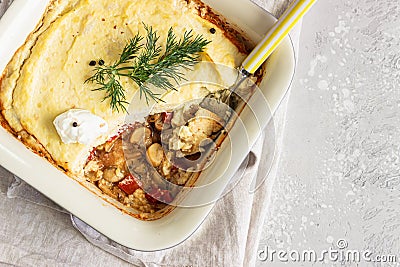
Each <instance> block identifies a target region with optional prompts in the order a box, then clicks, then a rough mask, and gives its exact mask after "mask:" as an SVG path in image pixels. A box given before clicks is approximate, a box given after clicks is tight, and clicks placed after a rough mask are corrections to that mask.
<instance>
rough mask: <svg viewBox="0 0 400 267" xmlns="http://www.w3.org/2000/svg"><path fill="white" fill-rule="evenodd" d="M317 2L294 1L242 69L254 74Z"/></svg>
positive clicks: (246, 60) (243, 64)
mask: <svg viewBox="0 0 400 267" xmlns="http://www.w3.org/2000/svg"><path fill="white" fill-rule="evenodd" d="M315 2H316V0H294V1H293V3H292V4H291V5H290V7H289V8H288V9H287V10H286V11H285V13H284V14H283V15H282V16H281V17H280V18H279V20H278V21H277V22H276V23H275V24H274V26H273V27H272V28H271V29H270V30H269V31H268V33H267V35H266V36H265V37H264V39H263V40H262V41H261V42H260V43H259V44H258V45H257V46H256V47H255V48H254V50H253V51H252V52H251V53H250V55H249V56H248V57H247V58H246V59H245V60H244V61H243V63H242V69H243V70H244V71H245V72H247V73H249V74H254V73H255V72H256V71H257V70H258V68H259V67H260V66H261V65H262V64H263V63H264V62H265V61H266V60H267V58H268V57H269V56H270V55H271V54H272V52H273V51H274V50H275V49H276V48H277V47H278V45H279V44H280V43H281V42H282V40H283V39H284V38H285V37H286V35H287V34H288V33H289V32H290V30H291V29H292V28H293V27H294V26H295V25H296V24H297V22H299V20H300V19H301V18H302V17H303V16H304V14H305V13H306V12H307V11H308V10H309V9H310V8H311V6H312V5H313V4H314V3H315Z"/></svg>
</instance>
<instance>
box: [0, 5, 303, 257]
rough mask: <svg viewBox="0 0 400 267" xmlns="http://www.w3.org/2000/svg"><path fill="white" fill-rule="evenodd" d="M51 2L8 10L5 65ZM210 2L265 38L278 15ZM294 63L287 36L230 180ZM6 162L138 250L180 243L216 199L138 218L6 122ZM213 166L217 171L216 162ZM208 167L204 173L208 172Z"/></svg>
mask: <svg viewBox="0 0 400 267" xmlns="http://www.w3.org/2000/svg"><path fill="white" fill-rule="evenodd" d="M48 2H49V0H37V1H29V0H15V1H14V3H13V4H12V6H11V7H10V8H9V10H8V11H7V13H6V14H5V15H4V16H3V18H2V19H1V21H0V44H1V45H0V71H2V70H3V69H4V68H5V66H6V64H7V63H8V61H9V60H10V59H11V57H12V55H13V54H14V52H15V51H16V50H17V49H18V48H19V47H20V46H21V45H22V44H23V43H24V41H25V39H26V37H27V36H28V34H29V33H30V32H31V31H32V30H33V29H34V28H35V26H36V25H37V23H38V21H39V20H40V18H41V16H42V14H43V12H44V11H45V8H46V6H47V4H48ZM204 2H205V3H206V4H208V5H210V6H211V7H212V8H213V9H214V10H215V11H217V12H218V13H220V14H222V15H223V16H224V17H225V18H226V19H227V20H228V21H229V22H231V23H233V24H236V25H237V26H238V27H239V28H240V29H242V30H243V31H245V32H246V33H247V35H248V36H249V37H250V38H251V39H252V40H254V41H255V42H257V41H258V40H260V39H261V37H262V36H263V35H264V34H265V33H266V32H267V30H268V29H269V28H270V27H271V25H272V24H273V22H274V21H275V18H274V17H273V16H272V15H271V14H269V13H267V12H265V11H264V10H262V9H261V8H259V7H258V6H256V5H255V4H253V3H251V2H250V1H248V0H235V1H231V0H205V1H204ZM294 68H295V60H294V50H293V46H292V44H291V41H290V38H286V39H285V40H284V42H283V43H282V44H281V45H280V47H279V48H278V50H277V51H276V52H275V53H274V54H273V55H272V56H271V57H270V59H269V61H268V65H267V75H266V77H265V78H264V80H263V82H262V83H261V85H260V88H261V91H262V94H263V95H264V96H265V99H266V100H267V102H268V103H269V108H268V107H266V102H265V99H264V97H262V95H258V96H255V97H253V98H252V99H251V100H250V103H249V104H250V106H251V107H252V110H250V108H245V110H244V111H243V112H242V114H241V116H240V118H241V120H242V122H243V124H242V128H243V127H244V128H243V129H241V128H240V127H239V128H238V129H236V132H238V133H239V134H237V135H235V134H233V135H232V136H231V138H233V142H234V141H235V140H234V138H235V136H239V137H240V133H241V131H245V132H246V134H247V141H246V142H235V149H234V153H233V154H232V156H229V159H228V160H229V161H230V162H229V164H226V166H228V168H227V169H226V171H225V172H224V174H223V175H224V177H223V179H222V180H224V181H229V178H230V177H231V176H232V175H233V174H234V173H235V171H236V170H237V169H238V167H239V165H240V163H241V162H242V161H243V160H244V158H245V157H246V155H247V153H248V152H249V151H250V148H251V146H252V145H253V144H254V142H255V141H256V139H257V137H258V136H259V135H260V131H261V129H262V128H263V126H265V125H266V123H267V122H268V120H270V118H271V117H270V116H266V115H265V114H269V113H270V112H266V111H268V109H270V110H271V111H272V113H273V112H274V111H275V110H276V109H277V107H278V106H279V104H280V102H281V100H282V99H283V97H284V95H285V93H286V91H287V89H288V87H289V86H290V83H291V80H292V77H293V74H294ZM260 126H261V127H260ZM277 134H279V133H277ZM236 138H237V137H236ZM228 150H229V149H222V151H219V152H218V154H217V159H216V161H217V162H220V163H221V162H222V163H223V162H224V161H226V160H227V159H226V158H225V157H227V155H225V154H226V153H225V152H224V151H228ZM231 152H232V151H231ZM231 152H230V153H231ZM227 158H228V157H227ZM225 163H226V162H225ZM0 165H2V166H3V167H5V168H7V169H8V170H9V171H11V172H13V173H15V174H16V175H18V176H19V177H21V178H22V179H23V180H24V181H26V182H27V183H29V184H30V185H31V186H33V187H34V188H36V189H37V190H39V191H40V192H42V193H43V194H45V195H46V196H47V197H49V198H50V199H52V200H53V201H55V202H56V203H58V204H59V205H60V206H62V207H64V208H65V209H67V210H68V211H70V212H71V213H72V214H74V215H76V216H77V217H79V218H80V219H81V220H83V221H84V222H86V223H88V224H89V225H91V226H92V227H93V228H95V229H96V230H98V231H99V232H101V233H103V234H104V235H106V236H107V237H109V238H110V239H112V240H114V241H116V242H118V243H120V244H122V245H124V246H127V247H129V248H133V249H137V250H143V251H154V250H160V249H165V248H169V247H172V246H174V245H177V244H179V243H180V242H182V241H184V240H185V239H186V238H188V237H189V236H190V235H191V234H192V233H193V232H194V231H195V230H196V229H197V228H198V227H199V226H200V225H201V223H202V222H203V221H204V219H205V218H206V217H207V215H208V214H209V212H210V211H211V209H212V208H213V205H214V204H213V203H211V204H209V205H203V206H201V207H196V208H182V207H178V208H176V209H174V210H173V211H172V212H171V213H170V214H168V215H167V216H165V217H163V218H162V219H159V220H156V221H151V222H146V221H140V220H137V219H135V218H133V217H131V216H129V215H126V214H124V213H122V212H121V211H120V210H118V209H117V208H115V207H114V206H112V205H111V204H109V203H107V202H105V201H104V200H102V199H101V198H99V197H98V196H96V195H94V194H93V193H91V192H90V191H89V190H87V189H86V188H84V187H83V186H81V185H80V184H79V183H78V182H76V181H75V180H73V179H71V178H70V177H68V176H66V175H65V174H63V173H62V172H60V171H59V170H58V169H56V168H55V167H53V166H52V165H51V164H50V163H48V162H47V161H46V160H45V159H43V158H41V157H39V156H37V155H35V154H34V153H32V152H31V151H30V150H28V149H27V148H26V147H25V146H24V145H23V144H22V143H21V142H19V141H18V140H17V139H15V138H14V137H13V136H12V135H11V134H9V133H8V132H7V131H6V130H4V129H3V128H1V127H0ZM214 165H215V163H214ZM214 169H215V168H214ZM214 171H215V170H214ZM207 172H208V173H213V169H212V166H211V170H207ZM207 172H205V173H203V174H204V175H206V174H207ZM203 174H202V175H203ZM225 185H226V184H224V183H221V185H220V187H219V188H217V189H216V191H221V192H222V191H223V189H224V188H223V187H224V186H225ZM227 212H228V211H227Z"/></svg>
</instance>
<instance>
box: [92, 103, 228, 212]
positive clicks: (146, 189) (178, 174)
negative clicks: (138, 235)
mask: <svg viewBox="0 0 400 267" xmlns="http://www.w3.org/2000/svg"><path fill="white" fill-rule="evenodd" d="M230 115H231V113H230V110H229V108H225V107H224V106H222V105H220V106H219V104H218V103H216V101H215V104H213V105H207V106H204V105H202V103H200V102H198V103H196V102H193V103H190V104H186V105H183V106H182V107H180V108H178V109H175V110H173V111H171V112H160V113H156V114H153V115H149V116H148V117H146V118H145V122H143V123H139V122H135V123H132V124H129V125H127V126H126V127H125V129H123V130H122V131H121V134H119V135H117V136H116V137H114V138H112V139H110V140H109V141H108V142H106V143H105V144H103V145H101V146H99V147H97V148H95V149H94V150H93V152H92V154H91V156H90V157H89V159H88V162H87V164H86V166H85V176H86V178H87V180H88V181H89V182H91V183H93V184H95V185H96V186H97V187H98V188H99V189H100V190H101V191H102V192H103V193H104V194H106V195H108V196H110V197H112V198H114V199H116V200H117V201H119V202H121V203H123V204H124V205H126V206H128V207H132V208H134V209H136V210H138V211H140V212H142V213H154V212H156V211H158V210H160V209H163V208H164V207H165V206H166V205H168V204H172V202H173V201H174V199H175V198H176V196H177V194H178V193H179V190H178V189H177V187H176V186H172V185H180V186H185V185H186V183H187V182H188V181H189V180H190V178H191V177H193V175H195V174H198V173H199V172H200V171H201V170H202V168H203V167H204V166H205V164H206V162H207V159H208V158H209V157H210V153H213V152H214V151H215V150H216V149H217V147H216V146H215V143H214V140H215V139H216V138H217V137H218V136H219V134H221V133H222V132H223V130H224V126H225V125H226V123H227V121H228V119H229V117H230Z"/></svg>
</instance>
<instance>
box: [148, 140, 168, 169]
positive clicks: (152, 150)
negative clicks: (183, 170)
mask: <svg viewBox="0 0 400 267" xmlns="http://www.w3.org/2000/svg"><path fill="white" fill-rule="evenodd" d="M147 157H148V159H149V161H150V163H151V165H153V167H158V166H160V164H161V162H162V160H163V159H164V151H163V148H162V146H161V145H160V144H158V143H155V144H152V145H151V146H150V147H149V148H148V149H147Z"/></svg>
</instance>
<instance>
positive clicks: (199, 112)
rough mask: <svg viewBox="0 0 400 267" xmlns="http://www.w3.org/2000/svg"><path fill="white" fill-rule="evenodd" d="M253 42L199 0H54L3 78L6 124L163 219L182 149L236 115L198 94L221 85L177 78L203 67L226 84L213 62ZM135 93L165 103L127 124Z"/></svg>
mask: <svg viewBox="0 0 400 267" xmlns="http://www.w3.org/2000/svg"><path fill="white" fill-rule="evenodd" d="M249 46H250V45H249V44H248V43H247V41H246V39H245V38H244V37H243V33H241V32H239V31H238V30H236V29H234V28H233V27H232V26H230V25H229V24H228V23H227V22H225V21H224V19H223V18H222V17H221V16H219V15H217V14H215V13H214V12H213V11H212V10H211V9H210V8H209V7H208V6H206V5H204V4H203V3H201V2H200V1H191V0H147V1H139V0H117V1H107V0H52V1H50V3H49V6H48V8H47V10H46V12H45V14H44V15H43V17H42V19H41V21H40V22H39V24H38V25H37V27H36V29H35V30H34V31H33V32H32V33H31V34H30V35H29V37H28V38H27V40H26V42H25V44H24V45H23V46H22V47H20V48H19V49H18V51H17V52H16V53H15V55H14V57H13V58H12V60H11V61H10V62H9V64H8V65H7V67H6V69H5V70H4V72H3V75H2V77H1V79H0V108H1V124H2V126H3V127H5V128H6V129H7V130H9V131H10V132H11V133H12V134H14V135H15V136H16V137H18V138H19V139H20V140H21V141H22V142H24V143H25V144H26V145H27V146H28V147H29V148H30V149H32V150H33V151H34V152H36V153H37V154H39V155H42V156H43V157H45V158H46V159H47V160H49V161H50V162H51V163H52V164H54V165H55V166H56V167H58V168H60V169H62V170H63V171H65V172H66V173H67V175H69V176H70V177H72V178H74V179H76V180H77V181H78V182H80V183H81V184H82V185H83V186H85V187H86V188H88V189H89V190H91V191H92V192H94V193H96V194H97V195H99V196H101V197H102V198H104V199H106V200H107V201H109V202H110V203H112V204H113V205H115V206H117V207H118V208H120V209H121V210H123V211H124V212H127V213H129V214H131V215H133V216H135V217H137V218H140V219H144V220H153V219H157V218H160V217H162V216H163V215H165V214H166V213H168V212H169V211H171V210H172V208H173V207H172V206H171V205H169V204H171V203H172V202H173V200H174V198H175V197H176V196H177V194H178V193H179V192H175V191H174V190H169V188H168V186H167V185H166V183H165V181H168V182H169V183H172V184H176V185H189V186H191V185H193V182H194V181H195V179H196V177H197V176H198V175H199V172H193V170H191V168H192V167H193V166H190V164H189V165H188V164H187V160H189V161H198V160H199V157H200V156H199V155H200V154H201V152H203V151H204V150H205V149H207V146H208V145H209V144H210V142H209V141H210V140H216V139H218V138H222V136H223V135H224V134H225V132H224V130H223V128H224V127H225V126H226V124H227V123H228V120H229V114H228V113H229V112H228V111H227V110H224V109H223V108H221V107H219V106H218V104H212V105H205V104H204V101H201V99H204V98H206V97H207V96H208V95H210V93H213V92H215V91H216V90H218V88H217V87H215V86H208V87H207V86H198V85H188V86H183V87H178V86H176V85H177V84H178V83H179V82H180V81H182V80H184V79H183V78H185V79H189V80H196V79H197V78H198V77H200V76H201V77H203V76H204V75H205V76H207V75H208V76H212V77H213V79H216V80H218V81H219V83H220V84H221V85H224V86H227V87H228V86H229V85H230V84H232V82H233V80H234V79H235V77H233V76H234V75H233V72H226V71H223V70H222V69H221V68H219V67H218V65H217V64H222V65H226V66H229V67H231V68H235V67H237V66H239V65H240V63H241V62H242V60H243V59H244V58H245V56H246V54H247V53H248V48H249ZM199 62H208V64H205V65H204V64H200V63H199ZM152 87H159V88H161V89H165V92H168V93H166V94H165V95H164V94H156V93H154V92H153V91H152ZM173 89H175V90H177V91H173ZM137 93H140V95H141V97H142V100H143V99H147V100H149V99H150V100H162V102H160V103H162V105H161V106H164V107H165V109H164V110H158V111H157V112H153V114H152V115H149V116H146V118H145V120H144V121H142V122H135V123H129V124H127V123H126V121H125V118H126V115H127V113H126V109H127V108H128V103H130V101H131V99H133V98H134V95H135V94H137ZM192 99H200V100H199V101H193V102H190V104H188V105H183V106H182V105H181V106H180V103H183V102H184V101H187V100H192ZM130 108H131V109H129V111H130V113H131V112H132V110H133V112H134V111H135V103H133V104H132V105H130ZM132 108H133V109H132ZM235 108H236V107H235ZM207 140H208V141H207ZM202 160H203V159H201V158H200V163H198V164H197V166H200V165H202V163H201V162H203V161H202ZM204 160H205V159H204Z"/></svg>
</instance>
